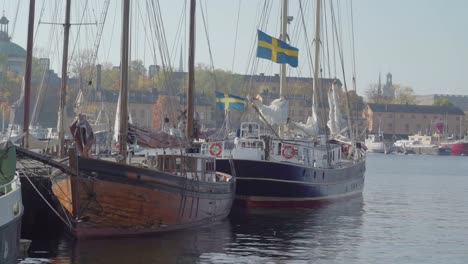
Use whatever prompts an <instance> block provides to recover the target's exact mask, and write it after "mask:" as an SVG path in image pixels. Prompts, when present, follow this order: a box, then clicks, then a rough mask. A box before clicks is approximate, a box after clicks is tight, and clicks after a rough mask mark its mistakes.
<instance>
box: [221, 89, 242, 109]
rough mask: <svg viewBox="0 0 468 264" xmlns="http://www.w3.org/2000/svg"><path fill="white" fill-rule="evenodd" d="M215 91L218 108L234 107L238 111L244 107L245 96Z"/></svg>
mask: <svg viewBox="0 0 468 264" xmlns="http://www.w3.org/2000/svg"><path fill="white" fill-rule="evenodd" d="M215 93H216V107H218V108H220V109H224V110H227V109H236V110H239V111H242V110H244V108H245V105H244V103H245V98H242V97H240V96H235V95H232V94H227V93H220V92H215Z"/></svg>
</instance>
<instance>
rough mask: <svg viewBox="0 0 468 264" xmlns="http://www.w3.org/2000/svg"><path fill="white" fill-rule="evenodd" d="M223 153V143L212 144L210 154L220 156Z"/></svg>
mask: <svg viewBox="0 0 468 264" xmlns="http://www.w3.org/2000/svg"><path fill="white" fill-rule="evenodd" d="M221 153H223V147H222V146H221V144H219V143H214V144H211V146H210V154H211V155H212V156H219V155H221Z"/></svg>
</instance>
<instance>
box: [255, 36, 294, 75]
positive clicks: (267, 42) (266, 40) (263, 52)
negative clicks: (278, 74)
mask: <svg viewBox="0 0 468 264" xmlns="http://www.w3.org/2000/svg"><path fill="white" fill-rule="evenodd" d="M298 55H299V49H297V48H295V47H292V46H289V45H288V44H287V43H286V42H284V41H281V40H279V39H275V38H273V37H271V36H268V35H267V34H265V33H264V32H262V31H260V30H258V46H257V57H259V58H264V59H267V60H271V61H274V62H276V63H281V64H283V63H287V64H289V65H291V66H292V67H297V64H298V63H297V57H298Z"/></svg>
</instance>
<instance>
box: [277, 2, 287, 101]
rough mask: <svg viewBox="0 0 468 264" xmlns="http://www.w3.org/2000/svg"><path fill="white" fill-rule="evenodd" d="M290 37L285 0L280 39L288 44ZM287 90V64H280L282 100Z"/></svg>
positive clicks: (282, 7)
mask: <svg viewBox="0 0 468 264" xmlns="http://www.w3.org/2000/svg"><path fill="white" fill-rule="evenodd" d="M287 35H288V0H283V2H282V5H281V35H280V39H281V40H282V41H284V42H286V39H287ZM285 88H286V64H285V63H282V64H280V90H279V92H280V98H281V97H283V96H284V89H285Z"/></svg>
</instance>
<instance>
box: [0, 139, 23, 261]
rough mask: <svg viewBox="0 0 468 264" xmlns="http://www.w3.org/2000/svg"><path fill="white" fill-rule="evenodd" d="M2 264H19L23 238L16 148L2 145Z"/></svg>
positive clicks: (0, 181) (0, 147)
mask: <svg viewBox="0 0 468 264" xmlns="http://www.w3.org/2000/svg"><path fill="white" fill-rule="evenodd" d="M0 168H1V170H0V263H6V264H13V263H17V257H18V254H19V246H20V236H21V217H22V215H23V204H22V202H21V182H20V179H19V175H18V173H16V153H15V146H14V145H13V143H12V142H11V141H4V142H2V143H0Z"/></svg>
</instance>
